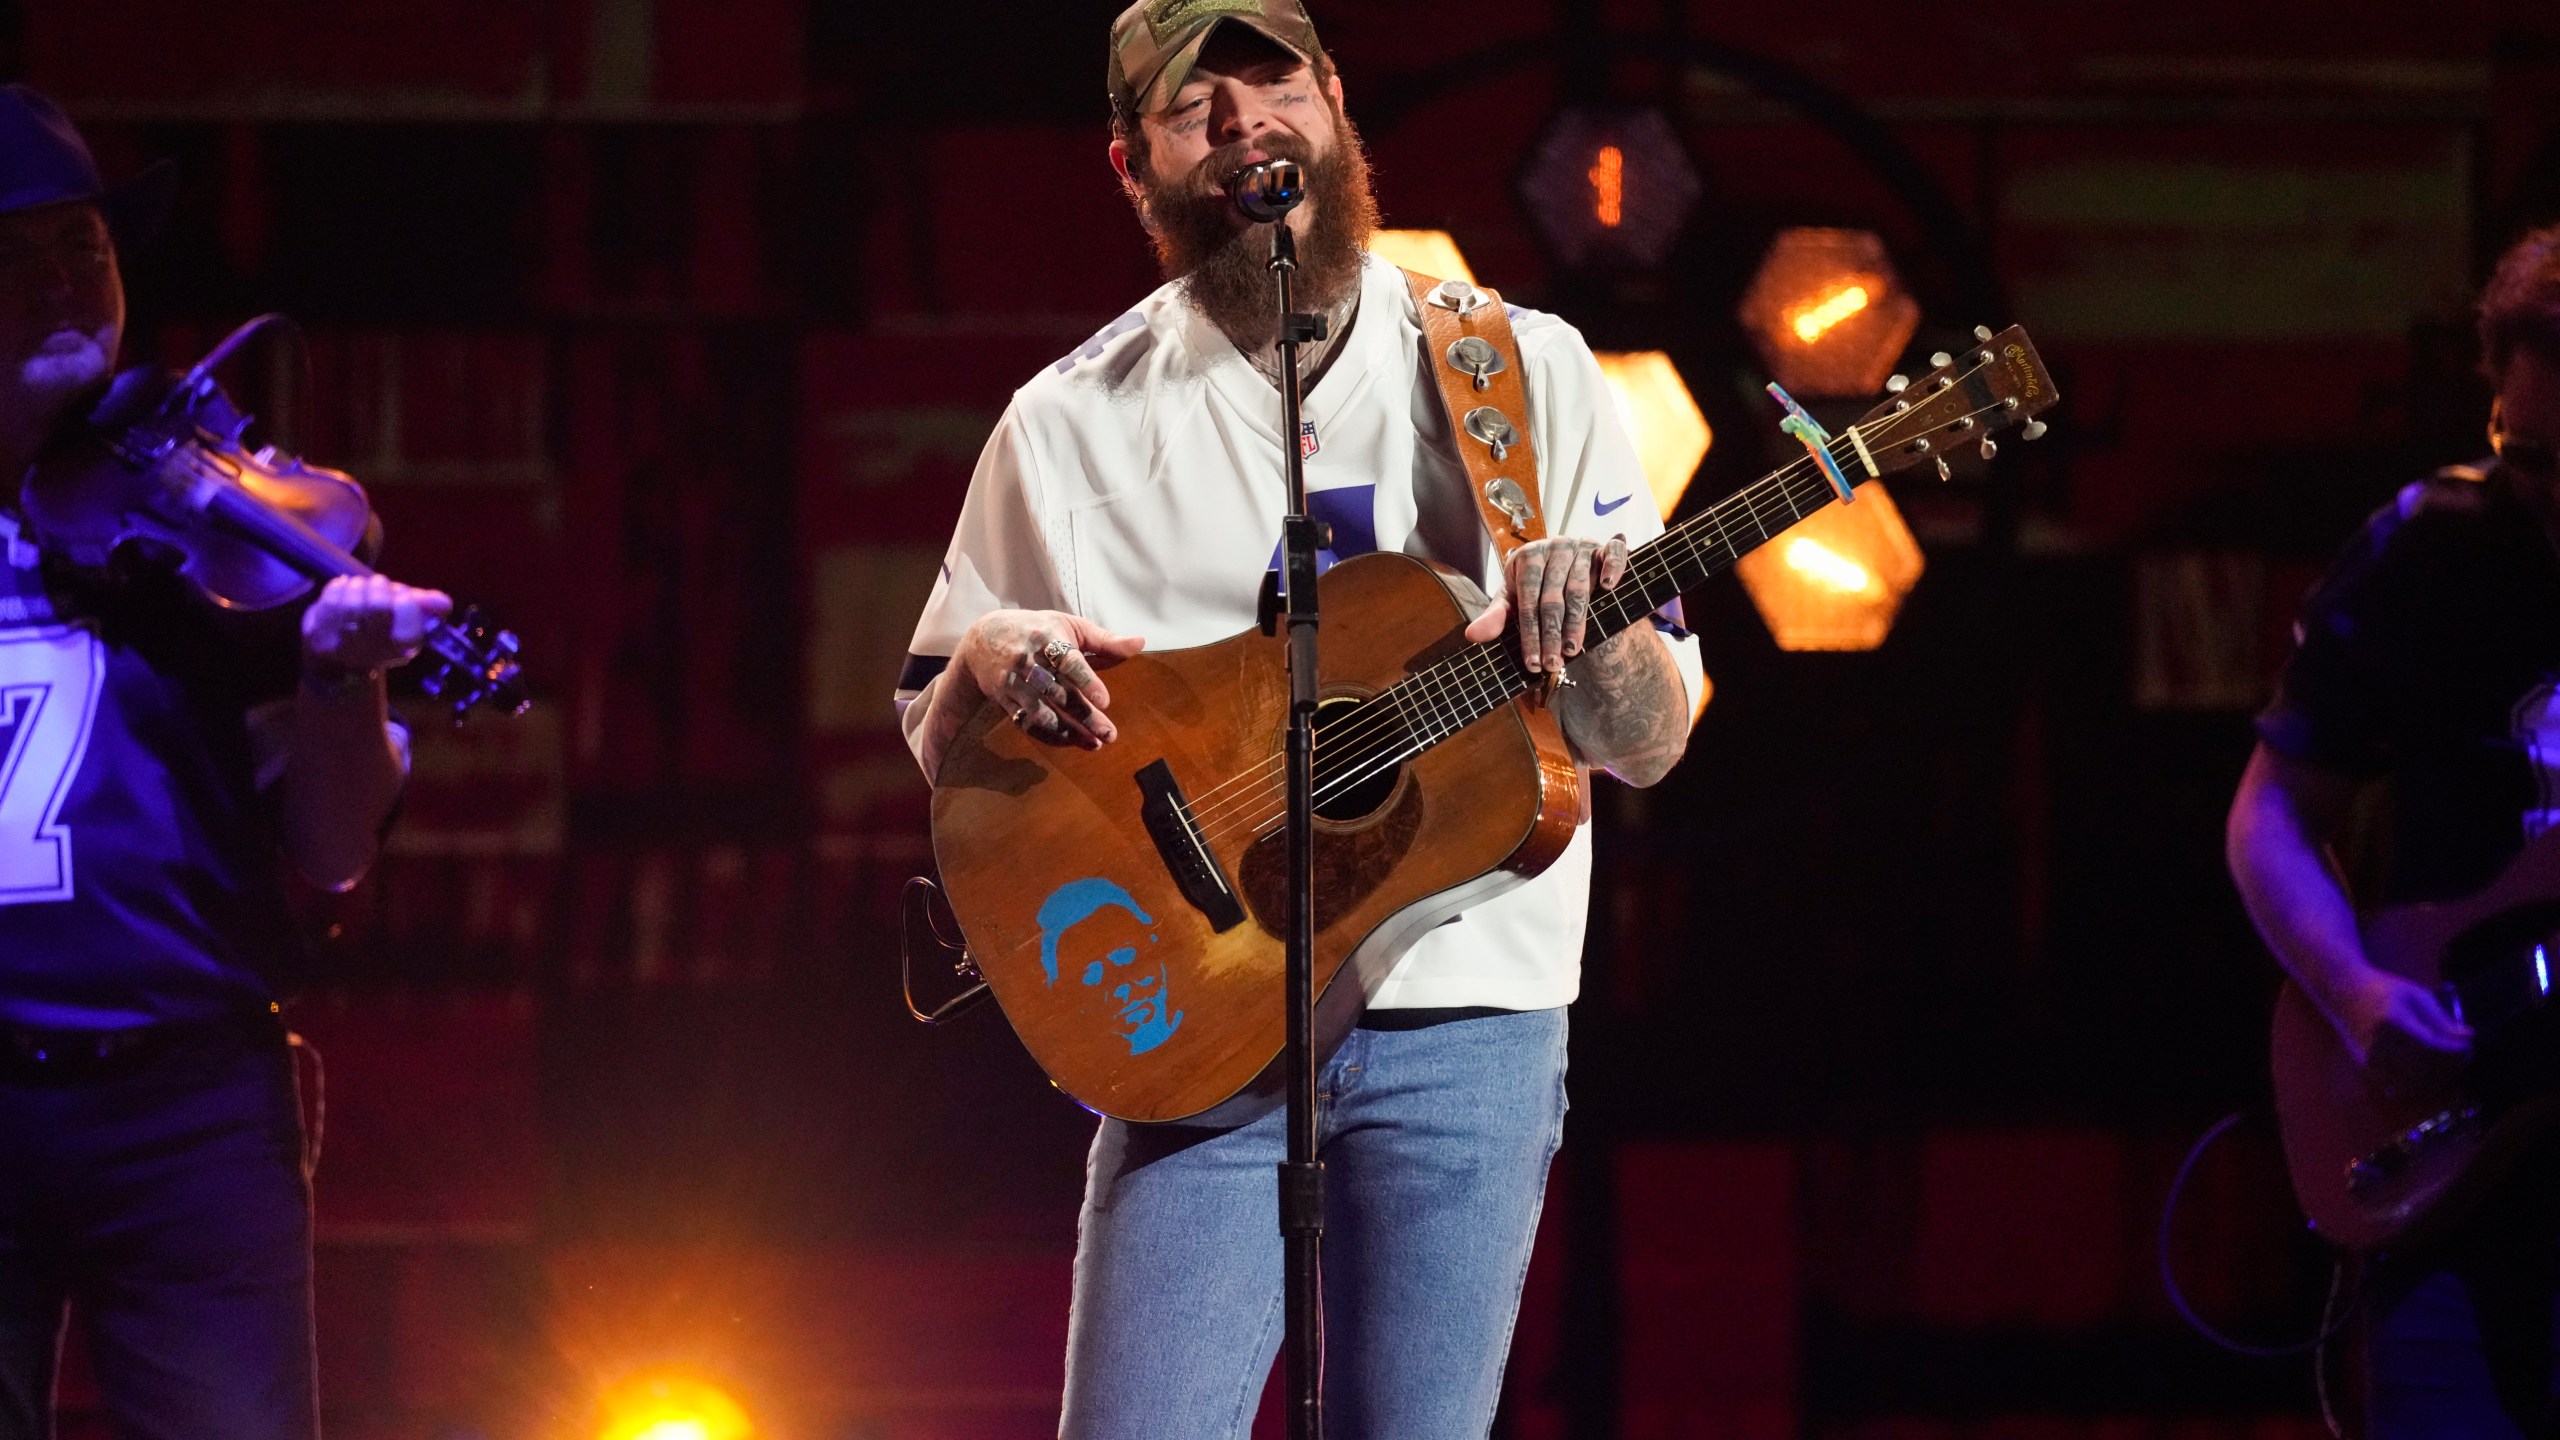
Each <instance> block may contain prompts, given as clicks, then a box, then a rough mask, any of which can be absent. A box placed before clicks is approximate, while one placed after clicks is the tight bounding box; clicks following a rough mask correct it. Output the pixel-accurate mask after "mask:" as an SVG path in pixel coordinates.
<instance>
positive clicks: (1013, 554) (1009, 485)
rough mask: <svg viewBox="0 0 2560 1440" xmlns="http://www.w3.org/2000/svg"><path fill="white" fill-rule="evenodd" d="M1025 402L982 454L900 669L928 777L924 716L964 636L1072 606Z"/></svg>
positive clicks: (909, 729)
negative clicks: (1026, 425)
mask: <svg viewBox="0 0 2560 1440" xmlns="http://www.w3.org/2000/svg"><path fill="white" fill-rule="evenodd" d="M1019 403H1020V402H1019V401H1017V402H1016V404H1015V405H1014V406H1011V407H1008V408H1007V409H1006V410H1005V414H1004V418H1003V419H1002V420H1000V421H998V422H997V424H996V428H995V433H994V434H992V435H990V436H988V437H987V446H986V449H984V450H982V451H980V452H979V454H978V468H977V471H976V473H974V474H972V475H971V476H970V477H969V495H968V498H967V499H966V500H964V501H963V502H961V506H960V524H959V526H958V528H957V529H955V530H954V531H953V532H952V535H951V547H950V549H948V550H946V551H944V552H943V557H942V573H941V574H940V575H939V576H937V577H936V578H935V580H934V582H933V594H932V595H931V597H929V598H928V599H927V600H926V601H925V605H924V614H923V615H921V616H919V617H918V618H917V620H916V630H915V637H914V638H913V639H911V640H909V641H908V642H907V661H906V667H905V669H904V670H902V671H901V672H900V673H899V675H898V689H897V694H896V696H895V703H896V705H897V707H898V715H899V721H900V724H901V725H902V726H903V728H904V729H905V732H906V737H907V748H908V749H910V750H912V751H914V752H915V755H916V763H917V764H919V765H922V766H923V767H924V769H925V773H926V775H927V776H930V775H931V774H932V773H933V763H932V762H933V760H934V759H935V758H938V757H929V756H927V755H926V754H925V753H924V749H923V747H924V735H923V730H924V719H925V717H926V716H927V715H928V714H930V713H931V712H932V708H933V706H932V697H933V691H934V688H935V686H937V685H938V684H939V683H940V682H941V677H942V671H943V668H944V667H945V666H947V665H949V664H950V663H951V655H952V652H953V651H954V650H955V649H957V648H958V646H959V644H960V637H961V636H963V635H965V634H967V633H968V630H969V627H970V626H971V625H974V624H976V623H977V622H978V620H979V618H980V617H982V616H984V615H986V614H987V613H988V612H990V611H994V610H1062V609H1065V608H1066V596H1065V595H1064V594H1063V593H1062V590H1061V587H1060V586H1059V584H1058V569H1057V564H1056V561H1055V559H1054V558H1053V557H1052V556H1051V554H1050V551H1049V541H1048V535H1047V533H1046V532H1045V531H1044V530H1043V529H1042V527H1041V524H1040V518H1039V517H1040V499H1039V497H1040V487H1039V479H1038V474H1037V466H1036V464H1035V463H1034V460H1033V457H1032V453H1031V447H1030V445H1029V443H1028V441H1027V440H1026V439H1025V437H1024V435H1023V433H1022V423H1021V418H1020V415H1019V414H1018V413H1017V412H1018V407H1019ZM918 701H923V702H925V703H923V704H918V703H917V702H918Z"/></svg>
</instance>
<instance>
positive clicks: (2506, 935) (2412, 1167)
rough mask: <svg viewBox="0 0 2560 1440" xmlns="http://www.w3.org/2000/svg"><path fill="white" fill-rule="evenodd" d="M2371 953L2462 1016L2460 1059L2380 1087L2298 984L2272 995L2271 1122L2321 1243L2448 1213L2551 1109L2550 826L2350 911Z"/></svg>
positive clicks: (2364, 1237) (2557, 932)
mask: <svg viewBox="0 0 2560 1440" xmlns="http://www.w3.org/2000/svg"><path fill="white" fill-rule="evenodd" d="M2359 928H2360V929H2361V931H2362V932H2363V936H2364V947H2365V955H2366V957H2367V958H2368V959H2370V960H2371V961H2372V962H2373V963H2374V964H2375V965H2378V966H2380V967H2381V968H2382V969H2384V970H2387V971H2389V972H2391V973H2392V974H2394V975H2399V976H2402V977H2404V978H2407V979H2410V980H2414V981H2416V982H2418V983H2419V984H2421V985H2425V986H2429V987H2431V988H2433V989H2434V990H2435V991H2436V992H2437V993H2438V994H2439V995H2441V996H2443V997H2444V999H2445V1001H2446V1002H2447V1005H2448V1006H2449V1008H2451V1009H2452V1010H2453V1011H2454V1012H2455V1013H2456V1014H2458V1015H2459V1016H2461V1017H2462V1019H2463V1020H2464V1021H2465V1022H2466V1023H2467V1024H2469V1025H2470V1026H2471V1030H2472V1035H2473V1051H2472V1058H2471V1060H2470V1061H2469V1063H2468V1064H2467V1065H2466V1066H2465V1067H2464V1069H2463V1073H2462V1075H2461V1076H2460V1077H2459V1079H2458V1080H2456V1081H2454V1082H2453V1083H2450V1084H2448V1085H2446V1086H2445V1087H2443V1088H2442V1089H2437V1090H2424V1091H2415V1092H2411V1093H2406V1094H2397V1093H2393V1092H2391V1091H2388V1090H2386V1089H2384V1088H2383V1087H2382V1086H2381V1085H2380V1084H2379V1083H2377V1082H2376V1081H2375V1080H2374V1079H2373V1078H2372V1077H2370V1076H2369V1075H2367V1074H2366V1073H2365V1071H2364V1070H2363V1068H2362V1067H2360V1066H2358V1065H2357V1064H2356V1062H2355V1057H2354V1056H2352V1055H2351V1054H2349V1053H2348V1051H2347V1047H2346V1043H2345V1042H2344V1041H2343V1040H2341V1039H2339V1037H2338V1032H2337V1030H2336V1029H2335V1028H2334V1027H2333V1026H2331V1025H2330V1024H2329V1021H2328V1019H2327V1017H2325V1016H2323V1015H2322V1014H2321V1013H2320V1011H2319V1010H2318V1008H2317V1007H2315V1006H2314V1005H2313V1004H2312V1003H2311V1001H2310V998H2309V997H2308V996H2306V995H2304V994H2303V993H2302V991H2301V990H2300V989H2299V988H2297V987H2295V986H2294V985H2293V984H2291V983H2290V982H2288V983H2287V984H2286V985H2285V987H2284V990H2283V992H2282V993H2281V994H2279V995H2278V996H2277V997H2276V1012H2275V1026H2274V1036H2273V1044H2272V1046H2271V1047H2270V1048H2271V1052H2272V1058H2273V1061H2274V1071H2275V1101H2276V1121H2277V1127H2278V1129H2279V1130H2280V1131H2281V1133H2282V1135H2283V1138H2284V1154H2285V1166H2286V1169H2287V1170H2288V1171H2289V1172H2290V1174H2291V1175H2292V1178H2293V1193H2294V1197H2295V1198H2296V1199H2297V1200H2299V1201H2300V1202H2301V1204H2302V1213H2303V1215H2304V1217H2305V1218H2307V1219H2308V1220H2310V1222H2311V1225H2312V1228H2313V1229H2315V1230H2317V1231H2319V1232H2320V1234H2321V1235H2323V1236H2324V1237H2326V1238H2327V1239H2328V1240H2329V1241H2330V1242H2331V1243H2333V1244H2336V1245H2341V1246H2344V1247H2345V1248H2347V1249H2350V1250H2371V1249H2375V1248H2378V1247H2383V1246H2390V1245H2395V1244H2401V1243H2405V1242H2408V1241H2412V1240H2417V1239H2422V1238H2424V1237H2425V1236H2426V1235H2427V1234H2428V1233H2429V1232H2430V1231H2433V1230H2435V1229H2438V1228H2440V1227H2441V1226H2443V1225H2444V1224H2446V1223H2448V1222H2450V1221H2452V1220H2454V1219H2456V1218H2458V1217H2459V1216H2460V1215H2461V1213H2462V1212H2463V1210H2464V1209H2465V1208H2466V1207H2467V1206H2468V1205H2469V1204H2470V1203H2471V1202H2472V1201H2473V1200H2476V1199H2478V1198H2479V1196H2480V1195H2481V1193H2482V1192H2483V1191H2485V1190H2487V1189H2488V1188H2489V1186H2490V1185H2492V1184H2493V1183H2495V1182H2496V1181H2497V1180H2498V1178H2499V1177H2500V1176H2502V1175H2504V1174H2505V1173H2506V1172H2507V1170H2508V1168H2509V1167H2510V1166H2511V1165H2512V1164H2513V1163H2514V1162H2515V1160H2516V1159H2517V1158H2518V1157H2519V1156H2521V1155H2522V1154H2523V1153H2524V1151H2525V1150H2526V1149H2527V1148H2528V1147H2529V1146H2531V1145H2532V1144H2533V1142H2535V1141H2536V1140H2538V1139H2540V1138H2542V1137H2543V1136H2544V1135H2546V1134H2548V1133H2550V1132H2551V1130H2552V1129H2553V1128H2554V1123H2555V1122H2560V1043H2555V1039H2560V1010H2555V1009H2553V1008H2551V1007H2550V1005H2549V1001H2550V999H2551V984H2552V980H2553V977H2554V971H2555V970H2556V969H2560V830H2551V831H2545V832H2544V833H2543V834H2542V835H2540V836H2539V837H2537V838H2536V839H2534V840H2533V841H2532V842H2531V843H2530V844H2528V845H2526V846H2525V848H2524V850H2523V851H2522V852H2521V853H2520V854H2518V855H2517V856H2516V858H2515V859H2514V860H2512V861H2510V862H2509V863H2508V865H2507V868H2506V869H2505V870H2503V871H2501V872H2500V873H2499V875H2498V878H2496V879H2495V880H2492V881H2491V882H2489V884H2488V885H2487V886H2485V887H2483V888H2482V889H2480V890H2479V891H2478V892H2476V893H2474V894H2472V895H2470V896H2467V897H2465V898H2463V899H2460V900H2451V901H2444V902H2434V903H2424V904H2414V905H2396V906H2389V907H2385V908H2383V909H2380V910H2377V911H2375V912H2374V913H2373V914H2371V915H2369V916H2367V917H2365V919H2364V920H2363V922H2362V924H2361V925H2360V926H2359Z"/></svg>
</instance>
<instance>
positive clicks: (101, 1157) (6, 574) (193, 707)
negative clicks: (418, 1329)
mask: <svg viewBox="0 0 2560 1440" xmlns="http://www.w3.org/2000/svg"><path fill="white" fill-rule="evenodd" d="M168 178H169V177H168V174H167V172H166V171H165V169H163V170H155V171H146V172H145V173H144V174H143V176H141V177H139V178H137V179H136V180H135V181H132V182H129V183H128V184H127V185H125V186H123V187H120V188H117V189H113V190H110V189H108V188H107V187H105V186H104V185H102V184H101V183H100V180H99V176H98V171H97V167H96V165H95V163H94V161H93V160H92V159H91V157H90V153H89V149H88V146H87V145H86V143H84V142H83V141H82V139H81V138H80V135H79V133H78V132H77V131H76V130H74V129H73V128H72V126H71V123H70V121H69V120H68V119H66V118H65V117H64V116H63V114H62V112H61V111H60V110H59V109H58V108H56V107H55V105H54V104H53V103H52V102H51V101H50V100H48V99H46V98H45V97H43V96H41V95H39V94H37V93H36V92H34V91H32V90H28V89H26V88H24V87H21V86H14V85H12V86H7V87H0V474H6V475H7V476H8V477H9V483H8V484H7V485H6V486H5V487H0V756H5V763H4V764H0V1435H6V1436H41V1435H45V1434H49V1433H51V1426H50V1423H49V1415H48V1411H49V1409H50V1407H51V1405H52V1399H53V1388H54V1370H55V1365H56V1361H57V1350H58V1348H59V1344H60V1342H61V1339H62V1336H63V1333H64V1314H65V1307H66V1304H67V1305H69V1306H70V1307H71V1310H72V1312H73V1313H74V1314H76V1315H77V1316H78V1318H79V1321H80V1323H81V1325H82V1327H83V1334H84V1336H85V1337H86V1340H87V1342H88V1350H89V1354H90V1357H91V1362H92V1368H93V1369H94V1371H95V1373H96V1376H97V1380H98V1385H99V1388H100V1391H101V1392H102V1394H103V1397H104V1400H105V1403H106V1407H107V1409H108V1411H109V1414H110V1416H111V1418H112V1420H113V1423H114V1427H115V1430H116V1433H117V1434H119V1435H125V1436H135V1437H151V1440H311V1437H312V1436H314V1435H316V1434H317V1431H318V1416H317V1408H316V1400H315V1395H314V1390H313V1374H312V1369H313V1367H312V1310H311V1213H310V1212H311V1200H310V1190H309V1185H308V1179H307V1175H306V1172H305V1168H304V1153H303V1137H302V1114H301V1107H300V1104H299V1101H298V1097H297V1094H296V1088H295V1083H294V1073H293V1062H292V1058H291V1051H290V1050H289V1049H288V1045H287V1037H286V1034H285V1031H284V1029H283V1027H282V1024H281V1021H280V1019H279V1016H278V1011H277V1001H278V999H279V997H280V996H281V995H282V994H283V992H284V989H285V987H286V986H287V985H288V984H289V983H290V982H291V981H292V979H293V978H294V971H295V969H296V968H297V961H298V957H299V955H300V952H301V948H302V946H301V941H300V935H299V929H298V926H297V925H296V923H295V921H294V919H293V917H292V915H291V913H290V911H289V909H288V897H287V893H286V890H285V877H284V875H283V873H282V866H281V865H280V863H279V862H280V861H282V862H284V863H289V864H290V865H291V866H292V867H293V868H294V869H295V870H298V871H299V872H300V873H301V874H302V876H303V877H304V878H305V879H307V880H308V881H310V882H311V883H313V884H315V885H320V886H325V887H329V888H332V889H343V888H345V887H347V886H351V885H353V884H354V883H355V882H356V880H357V879H358V878H359V877H360V876H362V875H363V874H364V872H365V870H366V869H367V868H368V867H369V866H370V865H371V864H372V862H373V858H374V855H375V851H376V848H377V846H378V845H379V843H380V840H381V834H382V830H383V827H384V824H385V822H386V821H387V819H388V817H389V815H390V813H391V809H392V805H393V801H394V799H395V798H396V796H397V795H398V793H399V791H400V788H401V785H402V783H403V773H404V770H405V767H406V753H407V741H406V735H405V732H403V731H401V730H400V729H399V727H398V726H397V725H396V724H395V723H393V722H392V721H391V719H390V717H389V713H388V709H387V705H386V702H385V699H384V689H383V672H384V670H386V669H388V668H390V667H392V666H397V665H401V664H404V663H406V662H407V661H408V660H410V659H411V658H412V657H414V656H415V655H416V654H417V653H418V649H419V645H420V643H421V639H422V636H423V634H424V630H425V625H426V621H427V620H428V619H429V618H430V617H433V616H440V615H442V614H444V613H445V611H446V610H447V609H448V608H449V605H450V602H449V601H448V600H447V599H446V598H445V597H444V596H443V595H442V594H441V593H439V592H436V591H432V590H415V589H411V588H409V587H406V586H403V585H400V584H397V583H395V582H393V581H390V580H387V579H383V578H381V577H379V576H375V577H370V578H367V579H362V580H355V579H342V580H337V581H332V582H331V583H330V584H329V585H327V586H326V587H325V588H322V589H321V590H320V591H319V593H318V594H317V596H316V597H315V598H313V599H311V600H310V601H309V602H308V604H307V605H306V606H305V607H303V608H302V609H301V611H300V613H299V617H298V623H297V617H296V615H295V613H294V612H293V611H292V610H291V609H285V610H281V611H277V612H270V613H265V614H259V615H251V616H240V615H233V614H230V613H226V612H221V611H219V610H217V608H216V607H215V606H214V604H213V603H212V602H211V601H210V600H208V599H206V598H204V597H203V596H202V595H201V594H199V593H198V592H197V591H196V590H195V589H193V588H192V587H191V586H190V585H189V584H188V583H187V582H185V581H184V580H182V579H181V578H180V577H179V576H177V575H176V574H174V573H172V572H171V571H170V570H169V569H167V568H166V567H165V566H161V565H158V564H154V563H151V562H150V561H148V560H137V562H136V563H135V564H133V565H130V566H126V565H121V564H120V565H118V566H116V567H114V568H113V569H112V570H110V571H108V572H106V573H99V572H97V571H94V570H80V569H75V568H73V567H71V566H70V565H68V564H67V563H65V562H64V561H63V560H62V559H61V557H59V556H58V555H56V554H54V553H52V551H51V550H50V549H49V548H48V547H47V546H46V545H44V544H43V543H40V537H39V536H38V535H37V533H36V532H35V531H34V530H32V529H30V528H29V527H28V525H27V523H26V517H25V515H24V514H23V512H22V511H21V509H20V506H19V496H20V480H21V477H23V476H25V475H26V474H27V473H28V471H29V467H30V466H31V464H33V463H34V462H35V460H36V459H37V456H38V454H39V452H40V451H42V450H43V449H44V447H45V445H46V442H47V439H48V437H49V436H51V435H53V434H54V432H55V431H56V429H57V427H58V426H60V425H62V424H63V423H64V422H65V421H66V419H72V418H74V417H75V407H79V406H81V405H83V404H85V403H86V402H87V401H89V400H91V399H94V398H95V396H96V395H97V394H98V393H99V391H100V390H101V389H102V388H103V387H104V385H105V382H106V381H107V378H108V375H109V373H110V371H111V370H112V369H113V366H114V363H115V358H116V352H117V349H118V346H119V344H120V343H121V340H122V337H123V332H124V319H125V308H124V289H123V282H122V278H121V274H120V272H119V269H118V256H119V253H120V252H122V251H126V250H128V249H129V247H130V246H131V245H132V244H134V243H135V242H136V241H137V240H138V239H139V238H141V235H142V233H143V232H147V231H148V230H149V229H151V228H153V226H154V225H155V224H156V223H157V221H158V219H159V218H161V217H164V216H165V214H166V212H167V201H168V198H169V195H170V193H171V192H170V191H169V189H168V184H167V182H168Z"/></svg>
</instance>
